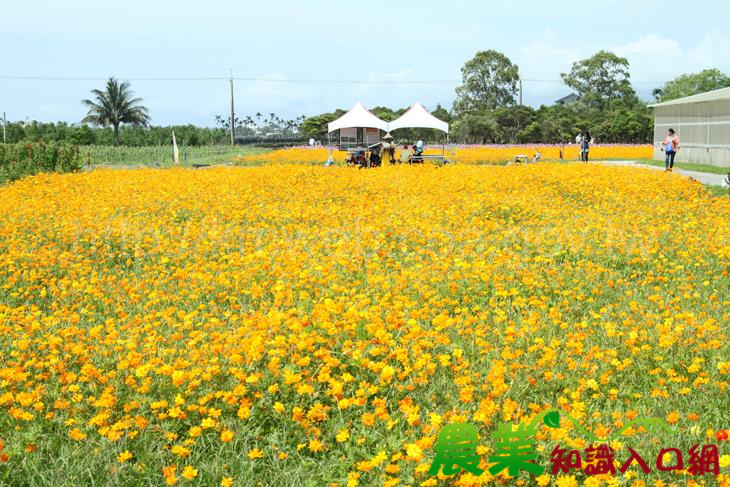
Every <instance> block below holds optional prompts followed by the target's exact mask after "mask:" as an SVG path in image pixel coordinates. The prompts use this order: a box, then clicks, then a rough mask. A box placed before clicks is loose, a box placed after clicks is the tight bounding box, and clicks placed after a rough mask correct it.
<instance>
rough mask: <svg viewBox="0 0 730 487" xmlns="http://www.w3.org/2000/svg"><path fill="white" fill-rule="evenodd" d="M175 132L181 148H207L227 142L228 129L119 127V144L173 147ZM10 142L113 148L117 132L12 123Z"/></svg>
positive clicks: (65, 124)
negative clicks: (183, 145) (58, 143)
mask: <svg viewBox="0 0 730 487" xmlns="http://www.w3.org/2000/svg"><path fill="white" fill-rule="evenodd" d="M173 131H174V132H175V137H176V138H177V141H178V144H183V143H184V144H186V145H191V146H206V145H217V144H225V143H227V142H228V140H229V139H228V133H227V131H226V129H221V128H207V127H196V126H194V125H174V126H169V127H154V126H153V127H147V128H140V127H129V126H128V127H124V126H123V127H120V129H119V140H120V143H121V144H122V145H126V146H135V147H141V146H153V145H154V146H156V145H168V144H171V143H172V132H173ZM7 138H8V142H10V143H15V142H23V141H31V142H38V141H40V140H43V141H45V142H68V143H70V144H74V145H82V146H87V145H97V144H98V145H113V144H114V131H113V130H112V129H111V128H100V127H89V126H88V125H80V124H68V123H66V122H57V123H41V122H35V121H33V122H30V123H22V122H12V123H8V126H7Z"/></svg>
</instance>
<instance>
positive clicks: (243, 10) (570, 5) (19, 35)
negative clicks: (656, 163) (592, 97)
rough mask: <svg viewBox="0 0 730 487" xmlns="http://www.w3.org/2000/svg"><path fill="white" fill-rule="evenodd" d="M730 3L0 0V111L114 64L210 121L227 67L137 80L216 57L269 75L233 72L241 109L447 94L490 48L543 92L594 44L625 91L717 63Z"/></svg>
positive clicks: (67, 105)
mask: <svg viewBox="0 0 730 487" xmlns="http://www.w3.org/2000/svg"><path fill="white" fill-rule="evenodd" d="M729 4H730V2H719V1H712V2H698V3H697V4H694V3H692V2H679V1H664V2H660V1H654V0H633V1H624V0H606V1H603V2H600V3H599V2H587V1H583V2H578V1H568V0H551V1H542V2H532V1H521V0H511V1H509V2H486V1H476V0H474V1H472V0H469V1H458V0H453V1H451V2H443V1H439V2H436V1H431V0H421V1H413V0H405V1H397V2H396V1H395V0H391V1H381V0H368V1H360V2H349V3H348V2H344V1H337V2H336V1H322V0H309V1H296V2H295V1H279V0H268V1H260V0H259V1H255V2H250V1H249V0H238V1H230V0H225V1H223V0H208V1H206V2H189V3H187V4H186V3H184V2H168V1H151V0H148V1H140V0H127V1H125V2H99V1H98V0H96V1H86V0H66V1H63V2H57V1H48V0H42V1H40V2H5V4H4V5H3V6H2V7H1V8H0V12H1V13H0V45H1V46H2V53H3V54H2V63H0V111H5V112H7V116H8V119H9V120H25V119H26V118H28V119H31V120H33V119H35V120H41V121H56V120H65V121H69V122H78V121H79V120H80V119H81V118H82V117H83V116H84V114H85V111H84V108H83V106H82V105H81V103H80V100H81V99H82V98H86V97H87V96H88V93H89V90H90V89H92V88H95V87H101V86H102V84H103V82H101V81H96V80H94V79H99V78H101V79H103V78H106V77H108V76H110V75H115V76H118V77H121V78H122V79H130V80H131V82H132V87H133V89H134V91H135V92H136V93H137V95H138V96H140V97H142V98H143V99H144V101H145V104H146V105H147V106H148V107H149V109H150V113H151V116H152V122H153V123H154V124H163V125H166V124H172V123H193V124H199V125H213V123H214V116H215V114H218V113H226V112H227V110H228V103H229V101H228V96H229V85H228V83H227V81H223V80H221V81H168V82H161V81H142V80H140V79H144V78H186V77H226V76H228V74H229V70H230V69H232V70H233V74H234V76H236V77H241V78H254V79H263V80H277V81H275V82H270V81H237V82H236V85H235V97H236V111H237V113H239V114H253V113H255V112H257V111H260V112H263V113H269V112H276V113H277V114H280V115H284V116H287V117H293V116H296V115H299V114H306V115H312V114H317V113H321V112H324V111H331V110H334V109H335V108H349V107H351V106H352V105H353V104H354V103H355V102H356V101H362V102H363V103H364V104H365V105H366V106H375V105H386V106H392V107H405V106H408V105H410V104H411V103H413V102H415V101H421V102H422V103H423V104H424V105H426V106H427V107H429V108H433V107H434V106H435V105H436V104H437V103H441V104H443V105H446V106H448V107H450V106H451V104H452V103H453V99H454V88H455V87H456V86H457V84H458V83H454V82H452V81H458V80H459V79H460V72H459V69H460V67H461V66H462V65H463V64H464V62H465V61H467V60H468V59H470V58H471V57H473V55H474V54H475V53H476V52H477V51H479V50H485V49H497V50H499V51H502V52H504V53H505V54H506V55H507V56H508V57H509V58H511V59H512V61H513V62H515V63H517V64H518V65H519V66H520V71H521V74H522V76H523V78H526V79H527V80H528V81H525V96H524V101H525V103H526V104H530V105H533V106H538V105H540V104H543V103H551V102H552V101H553V100H555V99H557V98H560V97H561V96H563V95H565V94H567V93H569V90H568V88H566V87H565V86H562V84H561V83H560V82H559V80H560V73H561V72H565V71H567V70H569V69H570V66H571V64H572V62H574V61H576V60H579V59H582V58H584V57H587V56H590V55H591V54H593V53H595V52H596V51H598V50H600V49H608V50H612V51H614V52H616V53H618V54H620V55H623V56H626V57H627V58H628V59H629V60H630V61H631V65H632V79H633V80H634V81H635V82H636V85H635V86H636V88H637V91H638V92H639V93H640V95H641V96H642V97H644V98H648V97H649V94H650V92H651V89H652V88H653V87H655V86H657V84H658V83H660V82H662V81H666V80H669V79H672V78H674V77H676V76H677V75H679V74H682V73H685V72H694V71H699V70H701V69H704V68H707V67H717V68H720V69H721V70H723V71H725V72H730V56H729V55H728V53H730V33H729V30H728V29H727V27H726V26H727V19H728V18H730V6H728V5H729ZM8 76H28V77H34V76H35V77H60V78H91V79H90V80H62V81H43V80H37V81H33V80H13V79H6V77H8ZM287 80H330V81H337V80H355V81H358V83H350V84H337V83H300V82H294V81H287ZM529 80H536V81H529ZM383 81H386V82H387V83H382V82H383ZM424 81H448V83H424ZM373 82H376V83H373ZM378 82H380V83H378Z"/></svg>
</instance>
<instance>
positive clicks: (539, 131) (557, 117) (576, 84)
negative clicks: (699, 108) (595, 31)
mask: <svg viewBox="0 0 730 487" xmlns="http://www.w3.org/2000/svg"><path fill="white" fill-rule="evenodd" d="M461 74H462V85H461V86H459V87H458V88H457V89H456V100H455V102H454V104H453V107H452V108H451V110H446V109H445V108H443V107H442V106H440V105H438V106H437V107H436V108H435V110H433V111H432V113H433V114H434V115H435V116H436V117H438V118H440V119H442V120H444V121H446V122H449V124H450V125H451V133H450V139H451V140H452V141H454V142H460V143H478V144H488V143H493V144H529V143H553V144H558V143H566V142H570V141H574V140H575V136H576V135H577V134H578V133H580V132H581V131H583V130H588V131H589V132H590V133H591V135H592V136H593V137H594V138H595V139H596V140H597V141H600V142H604V143H649V142H651V141H652V137H653V131H654V115H653V112H652V110H651V108H649V106H648V103H647V102H646V101H643V100H641V99H639V97H638V96H637V94H636V92H635V90H634V88H633V87H632V85H631V80H630V78H631V74H630V66H629V61H628V60H627V59H626V58H623V57H620V56H617V55H616V54H614V53H611V52H607V51H599V52H598V53H596V54H595V55H593V56H591V57H590V58H587V59H583V60H581V61H577V62H575V63H574V64H573V65H572V67H571V69H570V71H568V72H567V73H562V74H561V77H562V80H563V83H564V84H565V85H566V86H567V87H568V88H569V89H571V90H572V91H573V94H574V95H575V97H574V98H575V99H574V100H572V101H570V102H568V103H556V104H554V105H543V106H541V107H539V108H537V109H535V108H532V107H529V106H524V105H521V104H519V103H518V94H519V84H520V76H519V67H518V66H517V65H516V64H514V63H513V62H512V61H511V60H510V59H509V58H508V57H507V56H505V55H504V54H502V53H500V52H497V51H494V50H489V51H482V52H478V53H477V54H476V56H474V58H473V59H471V60H469V61H468V62H466V64H465V65H464V66H463V67H462V69H461ZM728 86H730V77H728V76H726V75H725V74H723V73H721V72H720V71H719V70H717V69H708V70H705V71H702V72H700V73H695V74H687V75H682V76H680V77H679V78H677V79H675V80H673V81H670V82H668V83H666V84H665V85H664V86H663V87H661V88H658V89H656V90H654V97H655V101H657V102H663V101H669V100H672V99H676V98H681V97H684V96H690V95H694V94H697V93H702V92H705V91H711V90H715V89H719V88H724V87H728ZM405 110H406V109H405V108H401V109H397V110H393V109H390V108H387V107H375V108H373V109H372V110H371V111H372V112H373V113H374V114H375V115H377V116H378V117H380V118H382V119H383V120H386V121H390V120H392V119H394V118H395V117H397V116H400V115H401V114H403V113H404V112H405ZM344 113H345V111H344V110H337V111H334V112H331V113H324V114H321V115H317V116H314V117H309V118H307V119H305V120H304V122H303V123H302V127H301V128H302V132H303V134H304V135H306V136H307V137H314V138H317V139H325V138H326V137H327V123H329V122H331V121H333V120H335V119H337V118H338V117H340V116H341V115H342V114H344ZM395 135H396V136H397V138H401V139H406V140H414V139H415V138H417V137H418V138H424V139H426V140H432V141H433V140H438V139H439V138H440V137H442V136H441V135H440V134H438V132H435V131H433V130H410V131H403V132H401V131H399V132H398V134H395Z"/></svg>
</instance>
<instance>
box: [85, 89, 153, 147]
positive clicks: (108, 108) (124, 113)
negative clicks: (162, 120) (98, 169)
mask: <svg viewBox="0 0 730 487" xmlns="http://www.w3.org/2000/svg"><path fill="white" fill-rule="evenodd" d="M91 93H92V94H93V95H94V98H95V101H91V100H82V101H81V103H83V104H84V105H86V106H87V107H89V113H87V114H86V116H85V117H84V119H83V120H82V121H81V123H90V124H92V125H99V126H102V127H108V126H110V125H111V126H112V128H114V145H119V126H120V125H121V124H129V125H132V126H135V127H147V126H148V125H149V122H150V116H149V113H148V112H147V108H146V107H144V106H143V105H142V104H141V103H142V99H141V98H135V97H134V92H133V91H132V90H131V89H129V83H128V82H127V81H122V82H120V81H119V80H117V79H116V78H114V77H113V76H112V77H111V78H109V80H108V81H107V82H106V89H105V90H104V91H101V90H91Z"/></svg>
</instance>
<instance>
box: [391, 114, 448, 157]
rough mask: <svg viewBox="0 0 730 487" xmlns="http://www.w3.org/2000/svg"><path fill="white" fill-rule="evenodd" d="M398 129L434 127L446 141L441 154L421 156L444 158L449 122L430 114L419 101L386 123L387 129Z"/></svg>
mask: <svg viewBox="0 0 730 487" xmlns="http://www.w3.org/2000/svg"><path fill="white" fill-rule="evenodd" d="M398 129H436V130H440V131H441V132H444V133H445V134H446V142H445V143H444V146H443V154H442V155H441V156H423V158H426V157H429V158H431V157H441V159H442V160H443V161H445V160H446V146H447V145H448V143H449V124H448V123H446V122H444V121H443V120H439V119H438V118H436V117H434V116H433V115H431V112H429V111H428V110H426V108H425V107H424V106H423V105H421V104H420V103H418V102H416V103H414V104H413V106H412V107H411V108H409V109H408V111H407V112H406V113H404V114H403V115H401V116H400V117H398V118H397V119H396V120H393V121H392V122H390V123H389V124H388V130H390V131H393V130H398Z"/></svg>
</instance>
